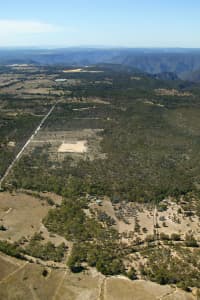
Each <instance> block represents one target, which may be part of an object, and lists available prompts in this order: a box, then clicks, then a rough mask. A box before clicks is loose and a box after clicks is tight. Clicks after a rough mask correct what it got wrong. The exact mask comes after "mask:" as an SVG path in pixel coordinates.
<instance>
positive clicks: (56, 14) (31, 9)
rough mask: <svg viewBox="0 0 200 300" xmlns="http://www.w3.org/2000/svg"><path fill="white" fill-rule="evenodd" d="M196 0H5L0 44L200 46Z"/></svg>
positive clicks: (0, 17) (199, 11)
mask: <svg viewBox="0 0 200 300" xmlns="http://www.w3.org/2000/svg"><path fill="white" fill-rule="evenodd" d="M199 14H200V1H199V0H187V1H186V0H54V1H53V0H34V1H32V0H29V1H27V0H18V1H17V0H6V1H1V8H0V46H41V47H42V46H54V47H56V46H57V47H66V46H91V45H92V46H111V47H113V46H117V47H118V46H120V47H189V48H192V47H194V48H198V47H199V48H200V34H199V32H200V17H199Z"/></svg>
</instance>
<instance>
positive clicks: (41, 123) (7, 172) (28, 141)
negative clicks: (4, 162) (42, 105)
mask: <svg viewBox="0 0 200 300" xmlns="http://www.w3.org/2000/svg"><path fill="white" fill-rule="evenodd" d="M56 104H57V102H56V103H55V104H54V105H53V106H52V107H51V109H50V110H49V111H48V113H47V114H46V115H45V116H44V118H43V119H42V121H41V122H40V124H39V125H38V127H37V128H36V129H35V131H34V132H33V134H32V135H31V136H30V138H29V139H28V140H27V141H26V143H25V144H24V145H23V147H22V148H21V150H20V151H19V152H18V154H17V155H16V156H15V158H14V159H13V161H12V162H11V164H10V165H9V166H8V168H7V170H6V172H5V173H4V175H3V176H2V178H1V179H0V190H1V189H2V183H3V182H4V180H5V179H6V177H7V176H8V174H9V173H10V171H11V170H12V168H13V167H14V165H15V163H16V162H17V161H18V159H19V158H20V157H21V156H22V154H23V152H24V150H25V149H26V148H27V146H28V145H29V144H30V142H31V140H32V139H33V138H34V137H35V136H36V134H37V133H38V131H40V129H41V127H42V125H43V124H44V122H45V121H46V120H47V118H48V117H49V116H50V114H51V113H52V112H53V110H54V109H55V107H56Z"/></svg>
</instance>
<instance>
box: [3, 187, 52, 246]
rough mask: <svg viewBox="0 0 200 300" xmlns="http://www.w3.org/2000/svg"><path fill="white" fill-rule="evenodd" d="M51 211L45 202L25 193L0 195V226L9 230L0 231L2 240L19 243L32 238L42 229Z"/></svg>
mask: <svg viewBox="0 0 200 300" xmlns="http://www.w3.org/2000/svg"><path fill="white" fill-rule="evenodd" d="M49 209H50V206H49V205H48V204H47V203H46V202H45V201H42V200H39V199H37V198H35V197H32V196H29V195H25V194H23V193H16V194H14V195H12V194H10V193H7V192H6V193H0V224H2V225H4V226H5V227H6V228H7V230H6V231H0V239H2V240H5V239H11V240H12V241H17V240H18V239H20V238H21V237H23V236H26V237H28V236H32V235H33V234H34V233H35V232H37V231H38V230H39V229H40V226H41V222H42V219H43V218H44V216H46V214H47V212H48V210H49Z"/></svg>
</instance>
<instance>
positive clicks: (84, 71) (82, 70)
mask: <svg viewBox="0 0 200 300" xmlns="http://www.w3.org/2000/svg"><path fill="white" fill-rule="evenodd" d="M102 72H103V71H96V70H87V69H86V70H85V69H81V68H78V69H70V70H64V71H63V73H102Z"/></svg>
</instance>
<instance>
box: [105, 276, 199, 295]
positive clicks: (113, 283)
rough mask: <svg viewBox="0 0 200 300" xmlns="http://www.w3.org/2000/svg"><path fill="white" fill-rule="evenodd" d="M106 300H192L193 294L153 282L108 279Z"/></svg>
mask: <svg viewBox="0 0 200 300" xmlns="http://www.w3.org/2000/svg"><path fill="white" fill-rule="evenodd" d="M104 299H106V300H155V299H167V300H170V299H171V300H172V299H173V300H179V299H182V300H192V299H195V297H194V296H193V295H192V294H189V293H185V292H183V291H181V290H176V289H174V288H171V287H169V286H161V285H158V284H156V283H153V282H148V281H143V280H137V281H133V282H131V281H129V280H126V279H121V278H108V279H107V281H106V284H105V297H104Z"/></svg>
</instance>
